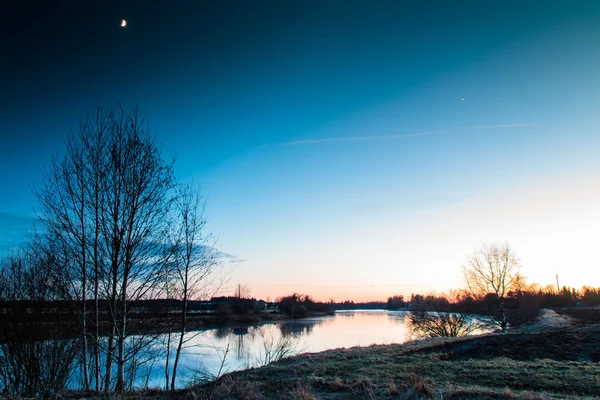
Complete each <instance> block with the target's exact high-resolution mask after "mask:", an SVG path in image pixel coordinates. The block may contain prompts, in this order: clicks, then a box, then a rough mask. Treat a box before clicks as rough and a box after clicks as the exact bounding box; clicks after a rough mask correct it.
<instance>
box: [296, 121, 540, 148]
mask: <svg viewBox="0 0 600 400" xmlns="http://www.w3.org/2000/svg"><path fill="white" fill-rule="evenodd" d="M537 126H540V125H539V124H498V125H471V126H463V127H458V128H449V129H441V130H435V131H424V132H414V133H399V134H396V135H380V136H346V137H332V138H323V139H307V140H294V141H292V142H288V143H286V144H285V145H287V146H296V145H303V144H320V143H331V142H350V141H371V140H393V139H404V138H413V137H419V136H432V135H443V134H448V133H453V132H457V131H464V130H486V129H501V128H532V127H537Z"/></svg>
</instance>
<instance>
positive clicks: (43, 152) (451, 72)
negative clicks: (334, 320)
mask: <svg viewBox="0 0 600 400" xmlns="http://www.w3.org/2000/svg"><path fill="white" fill-rule="evenodd" d="M214 3H215V2H195V1H194V2H192V1H179V2H166V1H149V2H142V1H125V2H102V3H98V4H95V5H89V4H81V2H76V1H63V2H55V3H52V4H50V3H39V5H38V6H37V7H33V8H31V9H25V8H22V9H19V8H18V7H19V6H18V5H16V6H14V7H15V8H14V9H9V10H8V12H7V13H5V14H4V16H3V17H2V18H3V20H2V21H1V22H2V31H1V33H2V42H1V43H2V45H3V48H5V49H7V50H6V55H7V57H6V59H7V60H8V61H7V62H6V63H3V65H2V66H0V72H1V74H0V86H1V87H3V90H2V91H1V93H0V105H1V106H2V109H3V112H2V114H1V115H0V135H1V136H0V152H1V153H0V184H1V185H2V187H3V188H4V189H3V196H1V198H0V246H2V247H3V248H4V249H7V248H9V247H10V245H11V244H18V243H19V241H20V240H21V238H22V237H23V234H24V232H25V231H26V230H27V229H29V228H30V220H31V215H32V209H33V208H35V206H36V205H35V198H34V196H33V195H32V194H31V190H30V187H31V186H32V185H36V184H39V182H40V179H41V173H40V169H41V168H42V166H43V165H48V164H49V163H50V161H51V158H52V155H53V154H60V152H61V151H62V148H63V144H62V135H63V134H64V133H65V132H66V131H67V130H68V129H69V127H70V126H71V127H73V128H76V127H77V125H78V123H79V121H80V120H81V119H82V118H83V117H84V116H85V112H86V110H87V109H93V108H94V107H95V105H96V104H98V103H99V102H101V103H104V104H105V105H107V104H113V103H114V102H117V101H121V102H122V103H123V104H125V105H126V106H127V105H131V104H134V103H137V104H138V105H139V106H140V108H142V109H145V110H147V112H148V120H149V122H150V127H151V130H152V132H154V134H155V135H156V136H157V137H158V138H159V140H161V141H162V142H163V148H164V152H165V154H166V155H167V156H170V155H172V154H175V155H176V157H177V164H176V170H177V173H178V175H179V177H180V178H181V179H183V180H184V181H194V182H195V183H198V184H201V185H202V186H203V190H204V193H205V195H206V196H207V197H208V205H207V214H208V216H209V217H210V223H209V227H210V230H212V231H213V232H214V233H215V234H216V235H217V236H218V238H219V247H220V248H221V249H222V250H223V251H224V252H227V253H229V254H234V255H236V256H237V257H238V258H239V260H244V261H240V262H237V263H235V267H234V270H233V272H232V276H231V281H230V282H231V284H232V285H233V284H237V283H245V284H248V285H249V286H250V287H251V288H252V290H253V293H254V295H256V296H259V297H266V296H271V297H272V298H274V297H276V296H278V295H282V294H286V293H288V292H291V291H300V292H308V293H313V294H315V295H316V296H317V297H319V298H323V299H328V298H329V297H333V298H335V299H336V300H342V299H344V298H356V299H366V298H384V297H386V296H388V295H392V294H394V293H405V294H408V293H411V292H422V291H429V290H437V291H443V290H446V289H448V288H450V287H457V286H460V285H461V278H460V265H461V263H463V262H464V260H465V258H466V256H467V255H468V254H469V253H470V252H471V251H472V250H473V249H474V248H476V247H477V246H479V245H480V244H481V243H483V242H487V243H493V242H504V241H508V242H509V243H511V244H512V245H513V247H514V250H515V251H516V252H517V254H518V255H519V256H520V257H521V259H522V263H523V272H524V274H525V275H527V276H529V277H530V279H532V280H537V281H540V282H541V283H544V284H545V283H551V282H552V281H553V279H554V276H555V274H557V273H558V274H559V275H560V276H561V277H564V278H563V279H562V280H563V282H564V283H565V284H571V285H577V286H579V285H581V284H591V285H600V272H598V271H600V266H599V265H598V264H597V263H595V261H594V251H593V250H594V246H595V244H596V241H597V240H595V239H594V238H598V237H600V235H598V234H599V233H600V232H599V230H600V216H599V213H598V204H600V202H599V200H600V193H599V191H600V186H599V185H598V183H599V181H598V178H599V173H600V171H599V167H600V165H599V162H598V154H600V153H599V150H600V135H599V134H598V125H599V124H598V122H599V121H598V117H597V114H598V112H597V109H598V106H599V104H600V101H599V100H600V76H599V75H598V65H600V5H598V4H597V3H596V2H592V1H588V2H582V1H575V2H570V3H568V4H567V3H565V2H552V1H545V2H526V4H522V3H523V2H506V1H503V2H494V1H490V2H460V1H459V2H452V3H451V4H450V3H448V2H442V1H439V2H435V1H431V2H401V1H394V2H391V1H390V2H385V1H381V2H375V3H373V2H367V1H350V2H348V1H345V2H341V1H328V2H311V1H308V2H281V1H258V2H233V1H232V2H218V4H214ZM122 18H125V19H127V26H126V27H125V28H121V27H120V26H119V24H120V21H121V19H122ZM594 263H595V264H594Z"/></svg>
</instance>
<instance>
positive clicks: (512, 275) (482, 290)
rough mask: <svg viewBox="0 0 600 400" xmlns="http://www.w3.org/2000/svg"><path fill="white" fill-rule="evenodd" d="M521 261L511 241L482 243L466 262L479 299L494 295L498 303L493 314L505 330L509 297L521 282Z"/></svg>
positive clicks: (470, 283) (466, 274)
mask: <svg viewBox="0 0 600 400" xmlns="http://www.w3.org/2000/svg"><path fill="white" fill-rule="evenodd" d="M519 269H520V262H519V259H518V258H517V256H516V255H515V253H514V252H513V251H512V249H511V248H510V246H509V245H508V244H506V243H505V244H503V245H483V246H482V247H481V248H480V249H478V250H476V251H475V252H474V253H473V254H472V255H471V256H470V257H469V258H468V259H467V263H466V265H463V274H464V278H465V281H466V283H467V286H468V288H469V290H470V292H471V294H472V295H473V296H474V297H475V298H476V299H480V300H481V299H483V298H484V297H486V296H489V295H492V296H493V298H492V300H493V302H494V305H495V310H494V312H492V313H491V315H490V316H491V317H492V318H493V320H494V322H495V323H496V324H497V325H498V326H499V327H500V328H501V329H502V331H503V332H505V331H506V328H507V326H508V314H507V309H506V304H505V302H506V297H507V296H508V294H509V292H511V291H513V290H516V289H518V288H519V287H520V286H521V284H522V279H521V277H520V275H519Z"/></svg>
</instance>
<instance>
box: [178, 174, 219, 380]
mask: <svg viewBox="0 0 600 400" xmlns="http://www.w3.org/2000/svg"><path fill="white" fill-rule="evenodd" d="M204 209H205V202H204V200H203V198H202V196H201V194H200V189H199V188H193V187H191V186H185V187H181V188H180V190H179V193H178V196H177V200H176V202H175V207H174V219H175V220H174V222H173V224H172V226H173V230H172V259H171V263H170V265H171V270H170V272H171V274H172V278H173V279H172V280H171V283H172V285H173V287H172V289H171V290H172V291H173V292H174V294H175V295H176V296H177V299H178V300H180V303H179V304H180V310H179V321H178V323H177V324H176V326H178V328H179V330H178V335H179V337H178V340H177V346H176V347H175V358H174V360H173V373H172V375H171V382H170V384H171V389H172V390H174V389H175V383H176V378H177V369H178V366H179V360H180V356H181V351H182V349H183V346H184V344H185V343H186V342H187V341H189V340H190V339H191V337H188V338H186V337H185V336H186V332H187V327H188V313H189V308H188V307H189V302H190V300H195V299H197V298H199V297H207V298H209V297H210V293H209V292H211V293H214V292H215V291H216V290H218V288H219V287H220V284H219V283H218V282H216V278H217V275H216V274H215V270H216V267H217V266H218V265H219V254H218V252H217V251H216V249H215V247H214V239H213V237H212V235H210V234H207V233H205V226H206V218H205V217H204ZM168 369H169V366H168V364H167V366H166V379H167V386H168V384H169V382H168V379H169V372H168Z"/></svg>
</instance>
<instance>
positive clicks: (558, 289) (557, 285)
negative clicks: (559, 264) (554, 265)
mask: <svg viewBox="0 0 600 400" xmlns="http://www.w3.org/2000/svg"><path fill="white" fill-rule="evenodd" d="M556 291H557V292H558V293H560V286H559V284H558V274H556Z"/></svg>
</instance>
